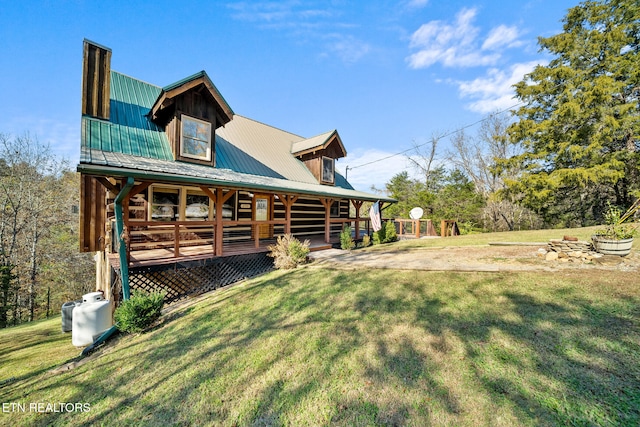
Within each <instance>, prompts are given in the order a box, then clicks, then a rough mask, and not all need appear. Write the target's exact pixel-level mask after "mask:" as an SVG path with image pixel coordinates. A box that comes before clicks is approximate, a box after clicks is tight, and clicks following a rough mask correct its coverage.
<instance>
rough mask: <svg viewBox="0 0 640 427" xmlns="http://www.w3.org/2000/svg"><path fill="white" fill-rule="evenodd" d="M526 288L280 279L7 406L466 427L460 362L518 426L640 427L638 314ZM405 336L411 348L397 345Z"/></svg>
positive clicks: (438, 281) (135, 419)
mask: <svg viewBox="0 0 640 427" xmlns="http://www.w3.org/2000/svg"><path fill="white" fill-rule="evenodd" d="M527 277H530V280H537V279H538V278H540V277H543V276H542V275H530V276H527ZM531 278H533V279H531ZM521 281H522V280H521V279H520V276H516V275H505V274H501V275H494V274H491V275H482V274H459V273H450V274H442V273H415V272H411V273H406V272H405V273H399V272H393V271H382V272H380V271H378V272H375V273H369V272H365V271H357V274H353V273H349V272H344V271H335V270H328V269H327V270H321V271H318V270H311V269H303V270H298V271H292V272H287V273H281V272H278V273H274V274H271V275H269V276H268V277H267V279H264V280H262V279H260V280H255V281H252V282H249V284H247V285H246V286H243V287H238V288H235V289H230V290H228V291H226V292H225V293H223V294H221V295H220V296H219V297H218V298H213V299H211V300H205V301H202V302H200V303H198V304H197V305H195V306H191V307H188V308H185V309H184V311H180V310H177V311H176V312H174V313H172V316H173V320H172V321H165V322H162V323H161V324H159V325H158V326H157V327H156V329H155V330H153V331H152V332H150V333H148V334H145V335H144V336H138V337H135V336H134V337H122V338H121V339H120V341H119V343H118V348H117V351H114V352H112V353H111V354H109V355H105V356H104V357H101V358H99V359H96V361H95V362H94V363H92V364H91V365H90V366H83V367H82V368H78V369H76V370H74V371H72V372H69V373H65V374H63V375H62V376H61V377H60V378H58V379H57V380H55V381H54V380H47V381H42V382H41V383H37V384H31V385H30V389H29V390H25V389H16V390H14V391H13V393H14V395H13V396H12V397H11V398H16V399H17V398H18V396H20V398H24V399H31V398H33V399H42V398H43V396H60V398H62V397H64V399H65V401H69V402H89V403H91V404H92V408H91V412H90V413H86V414H46V415H41V416H34V417H33V418H30V419H28V420H27V419H24V421H28V423H31V424H35V425H66V424H68V423H73V424H74V425H86V426H90V425H96V424H107V425H120V424H149V425H166V424H171V425H176V424H178V425H188V424H191V425H194V424H213V425H217V424H238V425H280V424H305V423H306V424H332V425H372V424H373V425H405V424H421V423H422V422H425V421H430V422H433V420H432V419H431V418H430V412H431V411H432V410H436V409H437V410H441V411H442V416H443V417H445V418H446V417H449V418H446V419H449V420H453V421H454V423H455V420H457V419H458V418H457V417H462V416H465V415H466V416H469V414H465V411H467V409H465V405H464V402H462V401H461V400H460V399H461V396H462V395H464V393H465V390H464V389H462V390H461V389H459V387H460V385H459V384H456V383H455V382H448V381H446V380H443V379H442V378H441V375H442V374H443V372H445V371H446V370H447V369H448V366H447V364H449V363H454V362H455V363H460V366H461V369H464V370H465V372H466V375H467V376H469V377H470V380H469V382H470V383H469V384H471V385H472V386H473V387H478V388H479V389H480V391H481V392H482V393H483V395H486V396H489V399H490V400H492V401H493V400H495V401H497V404H496V405H497V407H498V408H501V407H505V408H511V410H512V411H513V413H514V414H515V416H516V417H517V418H518V419H519V420H520V422H521V423H522V424H563V425H564V424H579V425H637V424H640V412H639V409H638V408H640V374H639V368H638V361H639V360H638V359H639V358H638V355H639V354H640V346H639V344H638V342H639V340H638V338H639V337H640V331H639V327H638V315H639V312H638V308H637V307H638V303H640V301H638V299H637V298H630V297H625V298H622V297H613V298H610V299H607V298H601V297H598V296H597V295H596V296H594V295H593V294H589V293H587V292H583V291H582V290H581V289H579V288H578V287H572V286H569V285H567V284H563V285H558V286H556V285H555V284H554V283H553V278H552V279H549V280H547V282H546V283H535V284H532V285H521V284H520V283H521ZM525 281H526V280H525ZM450 283H455V284H457V285H456V286H452V285H450ZM496 283H498V284H499V285H496ZM527 286H539V287H540V289H543V290H544V292H543V291H540V290H536V291H535V292H534V291H530V289H529V288H528V287H527ZM405 324H406V325H408V327H407V328H406V329H402V330H403V331H405V330H406V331H407V332H406V334H414V335H403V334H402V333H401V334H396V335H389V333H390V330H392V329H393V328H396V327H398V328H402V327H403V325H405ZM415 329H417V330H421V331H422V333H420V334H417V333H415V332H413V331H414V330H415ZM403 333H404V332H403ZM457 346H460V347H461V348H460V349H458V347H457ZM457 350H460V351H461V352H462V356H461V357H462V358H463V359H464V361H463V362H460V361H459V360H460V358H461V357H459V356H458V355H457V354H455V351H457ZM436 356H437V357H436ZM343 379H346V380H345V381H342V380H343ZM469 384H466V383H463V384H462V387H465V386H469ZM473 387H470V388H473ZM396 389H397V390H398V391H395V390H396ZM474 392H477V391H474ZM385 393H391V394H392V395H393V396H396V395H394V394H393V393H397V396H399V398H398V399H396V400H392V399H388V398H386V397H385ZM403 395H407V396H422V397H421V399H423V400H419V399H418V398H415V397H411V398H409V397H407V398H403V397H402V396H403ZM301 414H302V415H301ZM304 414H307V415H304ZM481 415H482V414H481ZM489 415H491V414H489ZM297 416H306V417H307V418H300V419H298V418H296V417H297ZM473 416H474V415H473V414H471V417H473ZM314 417H315V418H314ZM467 420H468V418H467ZM483 421H484V420H483V419H479V420H478V424H482V423H483ZM466 423H467V424H469V422H468V421H467V422H466Z"/></svg>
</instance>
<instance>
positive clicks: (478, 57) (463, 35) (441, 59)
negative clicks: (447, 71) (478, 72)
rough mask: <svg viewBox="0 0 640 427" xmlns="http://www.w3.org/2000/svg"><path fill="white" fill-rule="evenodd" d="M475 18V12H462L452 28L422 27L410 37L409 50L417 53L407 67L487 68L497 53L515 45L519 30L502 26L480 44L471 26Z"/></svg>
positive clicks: (436, 24) (432, 24)
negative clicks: (435, 65) (436, 65)
mask: <svg viewBox="0 0 640 427" xmlns="http://www.w3.org/2000/svg"><path fill="white" fill-rule="evenodd" d="M476 15H477V10H476V9H473V8H472V9H468V8H464V9H462V10H461V11H460V12H458V14H457V15H456V19H455V22H454V23H452V24H450V23H446V22H443V21H431V22H428V23H426V24H423V25H422V26H421V27H420V28H418V30H416V31H415V32H414V33H413V35H412V36H411V40H410V43H409V47H410V48H411V49H418V51H417V52H415V53H413V54H411V55H410V56H409V57H407V62H408V63H409V66H410V67H411V68H427V67H430V66H431V65H434V64H436V63H441V64H442V65H444V66H445V67H474V66H488V65H493V64H495V63H496V62H497V61H498V60H499V59H500V52H497V50H498V49H500V48H507V47H514V46H517V45H518V36H519V32H518V29H517V28H516V27H507V26H505V25H500V26H498V27H496V28H493V29H492V30H491V31H490V32H489V35H488V36H487V37H486V38H485V40H484V42H481V41H480V40H479V34H480V28H479V27H477V26H475V25H473V21H474V20H475V17H476Z"/></svg>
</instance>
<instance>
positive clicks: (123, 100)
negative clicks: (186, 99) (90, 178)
mask: <svg viewBox="0 0 640 427" xmlns="http://www.w3.org/2000/svg"><path fill="white" fill-rule="evenodd" d="M160 91H161V89H160V88H159V87H157V86H153V85H150V84H148V83H144V82H141V81H140V80H136V79H133V78H131V77H127V76H125V75H123V74H120V73H117V72H115V71H112V72H111V96H110V98H111V99H110V100H111V102H110V119H109V121H108V122H107V121H104V120H99V119H94V118H91V117H83V118H82V123H83V132H82V142H81V144H82V147H89V148H93V149H99V150H102V151H111V152H119V153H125V154H131V155H134V156H140V157H149V158H152V159H158V160H171V159H173V154H172V153H171V148H170V147H169V141H168V139H167V136H166V134H165V132H164V129H162V128H160V127H159V126H157V125H156V124H155V123H153V122H152V121H150V120H149V119H148V118H147V114H148V113H149V110H150V108H151V106H152V105H153V103H154V102H155V100H156V99H157V97H158V95H159V94H160ZM81 161H82V160H81Z"/></svg>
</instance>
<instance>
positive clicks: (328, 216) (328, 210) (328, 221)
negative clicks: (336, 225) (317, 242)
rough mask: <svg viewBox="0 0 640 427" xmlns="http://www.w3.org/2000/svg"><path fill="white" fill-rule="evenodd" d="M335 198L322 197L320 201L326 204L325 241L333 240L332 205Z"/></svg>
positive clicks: (323, 204)
mask: <svg viewBox="0 0 640 427" xmlns="http://www.w3.org/2000/svg"><path fill="white" fill-rule="evenodd" d="M333 202H334V200H333V199H325V198H322V199H320V203H322V206H324V242H325V243H329V242H331V205H332V204H333Z"/></svg>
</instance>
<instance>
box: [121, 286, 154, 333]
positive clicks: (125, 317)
mask: <svg viewBox="0 0 640 427" xmlns="http://www.w3.org/2000/svg"><path fill="white" fill-rule="evenodd" d="M164 296H165V294H164V292H153V293H150V294H149V293H145V292H139V293H135V294H133V295H131V298H129V299H128V300H126V301H123V302H122V304H120V307H118V308H117V309H116V311H115V313H114V315H113V316H114V319H115V321H116V324H117V325H118V329H119V330H121V331H122V332H127V333H137V332H142V331H144V330H145V329H147V328H148V327H149V326H151V324H152V323H153V322H155V321H156V319H158V317H160V312H161V310H162V305H163V304H164Z"/></svg>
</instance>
